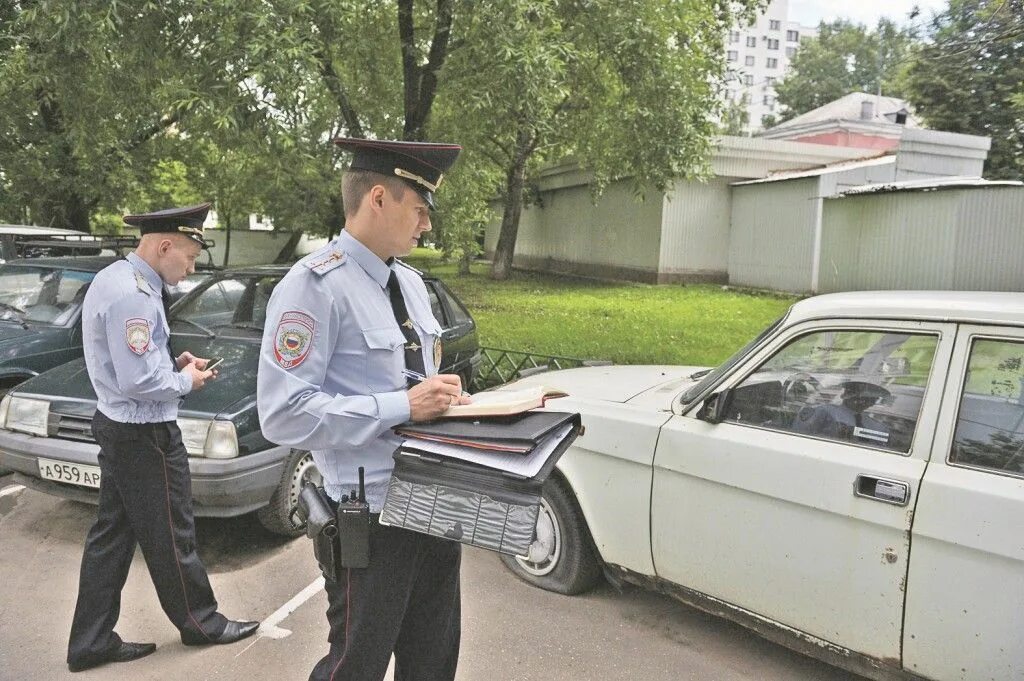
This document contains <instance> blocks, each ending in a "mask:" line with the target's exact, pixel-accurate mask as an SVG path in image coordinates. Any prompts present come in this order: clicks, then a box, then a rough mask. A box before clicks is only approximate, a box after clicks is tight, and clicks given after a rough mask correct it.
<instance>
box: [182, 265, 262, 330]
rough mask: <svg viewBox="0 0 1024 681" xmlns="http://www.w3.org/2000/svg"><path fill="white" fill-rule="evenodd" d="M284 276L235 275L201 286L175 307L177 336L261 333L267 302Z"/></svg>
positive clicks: (219, 278)
mask: <svg viewBox="0 0 1024 681" xmlns="http://www.w3.org/2000/svg"><path fill="white" fill-rule="evenodd" d="M279 281H281V275H277V274H274V275H267V274H235V275H231V276H223V277H218V278H216V279H214V280H213V281H210V282H207V283H203V284H200V285H199V286H198V287H196V289H197V290H195V291H193V292H191V293H190V294H188V295H187V296H186V297H185V298H183V299H182V300H181V302H180V303H179V304H177V305H175V306H174V309H173V310H172V312H171V319H170V324H171V326H172V329H173V331H174V332H175V333H191V334H201V335H210V334H216V335H223V334H228V333H236V332H237V333H241V334H243V335H246V334H248V335H252V333H253V332H262V331H263V323H264V321H265V320H266V318H267V302H268V301H269V300H270V294H271V292H273V290H274V287H275V286H276V285H277V283H278V282H279Z"/></svg>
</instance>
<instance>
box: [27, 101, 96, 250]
mask: <svg viewBox="0 0 1024 681" xmlns="http://www.w3.org/2000/svg"><path fill="white" fill-rule="evenodd" d="M36 99H37V101H38V103H39V118H40V120H41V121H42V122H43V127H44V128H45V129H46V132H47V133H48V134H49V135H51V136H53V137H55V138H57V139H58V140H59V141H58V142H56V143H55V144H54V145H53V154H52V155H51V156H50V157H49V159H48V161H49V167H48V168H47V170H49V171H50V172H51V173H52V177H53V178H54V179H55V182H54V183H53V184H52V185H51V186H45V185H44V186H42V187H40V191H39V194H38V197H37V198H36V200H35V201H34V202H33V203H34V204H35V205H34V206H33V208H34V209H35V210H34V215H33V216H32V217H33V221H34V222H36V223H37V224H42V225H45V226H47V227H59V228H61V229H74V230H77V231H79V232H85V233H88V232H89V215H90V213H91V211H90V206H89V203H88V202H87V201H86V200H85V198H84V197H83V196H82V195H81V194H80V193H79V192H78V191H77V190H75V189H67V188H68V187H76V186H78V185H79V184H80V183H79V182H78V177H79V174H80V173H79V167H78V159H77V158H76V157H75V153H74V149H73V147H72V145H71V141H70V140H69V139H68V136H67V130H66V129H65V126H64V114H63V111H61V108H60V105H59V104H58V103H57V100H56V98H54V97H52V96H50V94H49V93H48V92H47V91H45V90H42V89H40V90H38V91H37V92H36Z"/></svg>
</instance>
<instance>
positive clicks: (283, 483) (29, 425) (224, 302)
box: [0, 266, 480, 535]
mask: <svg viewBox="0 0 1024 681" xmlns="http://www.w3.org/2000/svg"><path fill="white" fill-rule="evenodd" d="M287 271H288V267H286V266H263V267H250V268H245V269H235V270H227V271H222V272H220V273H218V274H215V275H214V276H212V277H210V278H208V279H207V280H206V281H204V282H202V283H201V284H199V285H198V286H196V287H195V288H194V289H193V290H192V291H190V292H189V293H187V294H186V295H185V296H184V297H183V298H181V299H180V300H179V301H178V302H177V303H175V305H174V306H173V307H172V309H171V318H170V322H169V323H170V328H171V346H172V348H173V349H174V351H175V354H177V353H179V352H182V351H184V350H186V349H187V350H189V351H191V352H192V353H193V354H195V355H197V356H199V357H222V358H223V360H224V361H223V363H222V364H221V365H220V367H219V376H218V378H217V380H216V381H212V382H210V383H208V384H207V385H206V387H205V388H204V389H203V390H200V391H197V392H194V393H189V394H188V395H186V396H185V397H184V399H183V400H182V403H181V406H180V407H179V410H178V424H179V425H180V426H181V431H182V439H183V440H184V442H185V447H186V449H187V450H188V453H189V469H190V470H191V473H192V496H193V502H194V508H195V513H196V515H199V516H217V517H227V516H236V515H241V514H243V513H249V512H252V511H256V512H257V514H258V517H259V519H260V521H261V523H262V524H263V525H264V526H265V527H266V528H267V529H269V530H271V531H273V532H277V533H280V534H286V535H293V534H297V530H296V529H295V527H294V526H293V524H292V522H291V520H290V518H289V514H290V512H291V510H292V508H293V507H294V506H295V503H296V499H297V496H298V492H299V490H300V489H301V485H302V483H303V482H304V481H305V480H308V479H314V480H315V479H318V477H319V476H318V473H317V471H316V468H315V466H314V464H313V459H312V456H311V455H310V454H309V453H308V452H305V451H301V450H292V449H290V448H289V447H281V446H278V445H275V444H273V443H271V442H269V441H268V440H267V439H266V438H264V437H263V434H262V433H261V432H260V427H259V418H258V415H257V412H256V368H257V364H258V360H259V349H260V342H261V340H262V337H263V323H264V320H265V317H266V308H267V302H268V301H269V299H270V294H271V292H272V291H273V289H274V286H276V285H277V283H278V282H279V281H280V280H281V278H282V277H284V275H285V274H286V273H287ZM424 281H425V283H426V285H427V291H428V292H429V294H430V299H431V304H432V306H433V310H434V315H435V316H436V317H437V320H438V322H440V324H441V327H442V329H443V332H442V349H443V356H442V360H441V370H442V371H444V372H446V373H456V374H459V375H460V376H461V377H462V380H463V383H464V384H465V385H467V386H468V385H471V384H472V381H473V378H474V377H475V374H476V370H477V366H478V365H479V363H480V350H479V346H478V341H477V334H476V324H475V323H474V321H473V318H472V317H471V316H470V314H469V312H467V311H466V308H465V307H464V306H463V305H462V303H461V302H459V301H458V299H456V298H455V296H454V295H453V294H452V293H451V291H449V290H448V288H447V287H446V286H445V285H444V284H443V283H442V282H441V281H440V280H438V279H436V278H433V277H425V278H424ZM0 314H2V311H0ZM78 354H79V355H80V354H81V349H80V348H79V349H78ZM95 410H96V397H95V394H94V392H93V390H92V385H91V383H90V382H89V377H88V375H87V373H86V370H85V361H84V360H82V359H77V360H74V361H72V362H69V363H67V364H63V365H61V366H59V367H56V368H54V369H52V370H50V371H46V372H43V373H41V374H39V375H38V376H35V377H34V378H31V379H30V380H28V381H25V382H24V383H21V384H20V385H18V386H17V387H16V388H15V389H13V390H11V391H10V392H9V393H8V395H7V396H6V397H4V399H3V401H2V402H0V467H2V468H9V469H12V470H14V471H15V476H16V479H17V480H18V481H19V482H21V483H22V484H24V485H26V486H27V487H32V488H34V489H37V490H40V491H43V492H47V493H50V494H54V495H57V496H61V497H65V498H70V499H77V500H80V501H88V502H92V503H95V502H96V499H97V497H98V493H97V492H98V488H99V466H98V465H97V453H98V451H99V448H98V446H97V445H96V444H95V441H94V440H93V437H92V432H91V422H92V416H93V414H94V412H95Z"/></svg>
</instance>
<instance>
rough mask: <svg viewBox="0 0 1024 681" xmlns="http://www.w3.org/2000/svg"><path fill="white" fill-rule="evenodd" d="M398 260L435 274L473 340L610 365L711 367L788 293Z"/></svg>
mask: <svg viewBox="0 0 1024 681" xmlns="http://www.w3.org/2000/svg"><path fill="white" fill-rule="evenodd" d="M406 260H407V261H408V262H409V263H410V264H411V265H413V266H414V267H417V268H419V269H421V270H423V271H425V272H430V273H431V274H434V275H436V276H439V277H441V278H442V279H444V281H445V283H447V284H448V286H449V287H451V289H452V290H453V291H455V293H456V294H457V295H458V296H459V298H461V299H462V302H464V303H465V304H466V307H468V308H469V311H470V312H471V313H472V314H473V317H474V318H475V319H476V322H477V327H478V330H479V334H480V343H481V345H486V346H490V347H498V348H503V349H507V350H518V351H522V352H530V353H537V354H543V355H564V356H568V357H579V358H584V359H607V360H611V361H613V362H615V363H616V364H696V365H706V366H712V365H715V364H717V363H719V362H720V361H721V360H723V359H725V358H726V357H728V356H729V355H730V354H732V352H733V351H735V350H736V349H737V348H739V347H741V346H742V345H743V344H745V343H746V342H747V341H748V340H750V339H751V338H753V337H754V336H755V335H757V333H758V332H760V331H761V330H762V329H763V328H764V327H765V326H767V325H768V324H769V323H770V322H771V321H772V320H774V319H776V318H777V317H779V316H781V315H782V313H783V312H785V310H786V308H787V307H789V306H790V305H791V304H792V303H793V302H794V301H795V300H796V298H795V297H791V296H778V295H767V294H751V293H741V292H738V291H723V290H722V289H721V287H719V286H680V285H662V286H653V285H647V284H632V283H608V282H598V281H590V280H585V279H576V278H565V277H557V276H550V275H542V274H528V273H522V272H516V273H515V274H514V275H513V276H512V278H510V279H509V280H507V281H502V282H498V281H492V280H491V279H490V278H489V277H488V272H489V265H486V264H474V266H473V268H472V273H471V274H470V275H469V276H465V277H460V276H458V275H457V274H456V267H455V265H454V264H444V263H442V261H441V260H440V258H439V257H438V256H437V254H436V252H434V251H429V250H427V249H417V250H416V251H415V252H413V254H412V255H411V256H410V257H409V258H406Z"/></svg>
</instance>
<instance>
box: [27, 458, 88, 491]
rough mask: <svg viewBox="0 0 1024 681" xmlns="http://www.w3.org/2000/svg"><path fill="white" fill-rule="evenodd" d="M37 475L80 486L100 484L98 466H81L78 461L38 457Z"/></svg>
mask: <svg viewBox="0 0 1024 681" xmlns="http://www.w3.org/2000/svg"><path fill="white" fill-rule="evenodd" d="M39 477H41V478H45V479H46V480H55V481H56V482H66V483H68V484H71V485H81V486H82V487H95V488H97V489H99V486H100V468H99V466H83V465H82V464H80V463H68V462H67V461H54V460H53V459H39Z"/></svg>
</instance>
